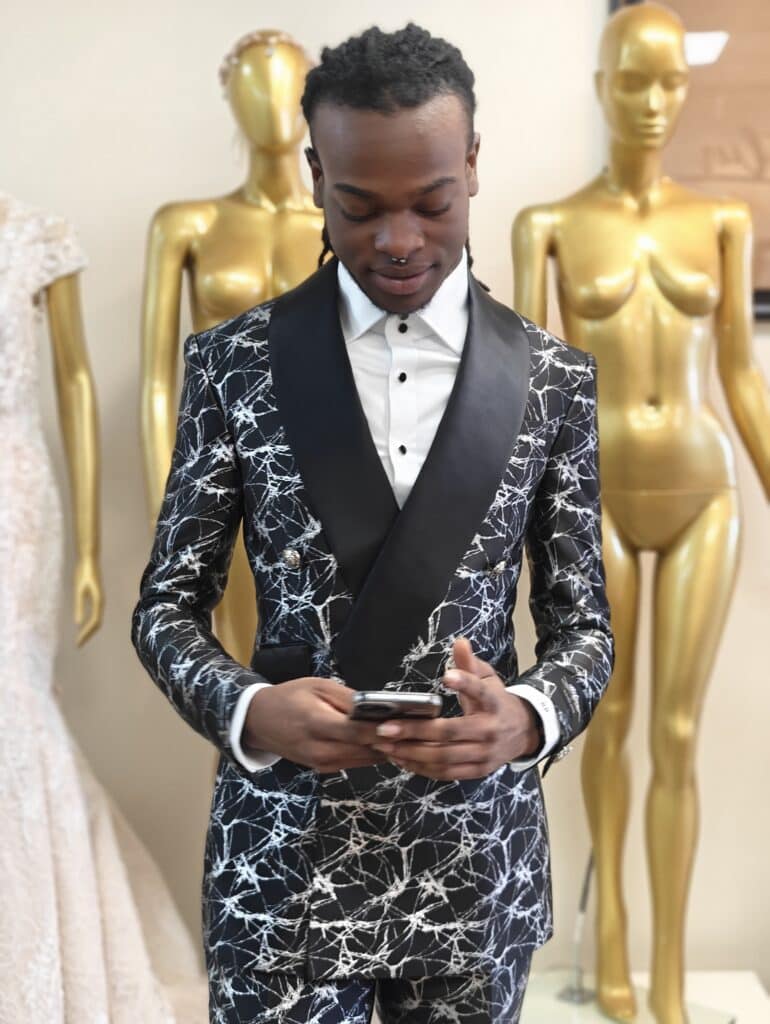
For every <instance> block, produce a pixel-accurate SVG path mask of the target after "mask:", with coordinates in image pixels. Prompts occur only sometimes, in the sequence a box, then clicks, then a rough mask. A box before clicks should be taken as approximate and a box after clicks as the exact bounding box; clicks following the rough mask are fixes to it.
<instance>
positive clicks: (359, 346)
mask: <svg viewBox="0 0 770 1024" xmlns="http://www.w3.org/2000/svg"><path fill="white" fill-rule="evenodd" d="M337 276H338V281H339V295H340V306H339V311H340V323H341V326H342V334H343V337H344V339H345V345H346V346H347V351H348V357H349V359H350V365H351V367H352V369H353V378H354V380H355V384H356V388H357V389H358V394H359V397H360V399H361V405H362V406H363V410H364V414H365V416H366V419H367V422H368V424H369V430H370V432H371V435H372V440H373V441H374V445H375V447H376V449H377V454H378V455H379V456H380V459H381V460H382V465H383V468H384V470H385V473H386V474H387V477H388V480H389V481H390V484H391V487H392V488H393V493H394V495H395V498H396V501H397V503H398V505H399V507H402V506H403V504H404V502H405V501H406V499H407V497H408V495H409V492H410V491H411V489H412V486H413V484H414V482H415V480H416V479H417V475H418V474H419V472H420V470H421V469H422V465H423V463H424V461H425V457H426V456H427V454H428V450H429V449H430V446H431V444H432V443H433V438H434V436H435V434H436V430H437V429H438V425H439V423H440V421H441V417H442V416H443V414H444V410H445V409H446V405H447V402H448V400H449V395H450V392H451V391H452V387H453V385H454V380H455V376H456V374H457V369H458V367H459V365H460V358H461V356H462V353H463V348H464V346H465V337H466V334H467V332H468V262H467V257H466V254H465V252H464V251H463V255H462V259H461V260H460V262H459V263H458V264H457V266H456V267H455V269H454V270H453V271H452V272H451V273H450V274H448V275H447V277H446V278H445V279H444V281H443V282H442V284H441V287H440V288H439V289H438V291H437V292H436V294H435V295H434V296H433V298H432V299H431V300H430V302H429V303H428V304H427V305H426V306H424V307H423V308H422V309H420V310H418V311H417V312H416V313H410V314H408V315H401V314H398V313H386V312H385V311H384V310H382V309H380V308H379V307H377V306H375V305H374V303H373V302H372V301H371V299H370V298H369V297H368V296H367V295H365V294H364V292H363V291H362V290H361V289H360V288H359V286H358V285H357V284H356V282H355V281H354V280H353V278H352V276H351V275H350V273H349V272H348V270H347V269H346V268H345V267H344V266H343V265H342V263H340V264H339V265H338V270H337ZM269 685H271V684H269V683H253V684H252V685H251V686H248V687H247V688H246V689H245V690H244V692H243V694H242V695H241V697H240V699H239V701H238V704H237V705H236V710H235V714H234V715H233V720H232V723H231V727H230V743H231V746H232V748H233V753H234V755H235V757H236V758H237V759H238V761H239V762H240V763H241V764H242V765H243V767H244V768H246V769H247V770H248V771H251V772H254V771H257V770H259V769H260V768H266V767H268V766H269V765H271V764H273V763H274V762H275V761H277V760H278V759H279V758H278V756H277V755H274V754H269V753H266V752H262V751H255V750H249V752H248V754H246V753H245V752H244V750H243V749H242V747H241V733H242V732H243V725H244V722H245V721H246V712H247V710H248V706H249V704H250V703H251V698H252V697H253V695H254V694H255V693H256V692H257V690H259V689H261V687H263V686H269ZM507 689H508V691H509V692H510V693H515V694H516V695H517V696H519V697H521V698H523V699H524V700H526V701H528V702H529V703H530V704H531V705H532V706H533V707H534V709H535V711H536V713H537V714H538V716H539V718H540V720H541V722H542V726H543V734H544V737H545V744H544V746H543V748H542V749H541V750H540V751H539V752H538V754H537V756H536V757H533V758H530V759H528V760H520V761H512V762H511V765H512V767H514V768H517V769H521V770H523V769H525V768H529V767H531V766H532V765H533V764H536V763H537V762H538V761H539V760H541V759H542V758H543V757H545V756H547V755H548V754H549V753H550V752H551V750H552V749H553V748H554V747H555V746H556V743H557V742H558V739H559V735H560V732H559V722H558V719H557V717H556V710H555V708H554V706H553V702H552V701H551V700H550V699H549V698H548V697H546V696H545V695H544V694H543V693H541V692H540V690H538V689H536V688H535V687H534V686H528V685H527V684H523V683H517V684H514V685H512V686H509V687H508V688H507Z"/></svg>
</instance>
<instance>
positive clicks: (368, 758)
mask: <svg viewBox="0 0 770 1024" xmlns="http://www.w3.org/2000/svg"><path fill="white" fill-rule="evenodd" d="M355 692H356V691H355V690H351V689H350V687H348V686H344V685H343V684H342V683H338V682H335V681H334V680H332V679H321V678H320V677H316V676H307V677H305V678H302V679H292V680H290V681H289V682H286V683H277V684H275V685H274V686H265V687H263V688H262V689H261V690H257V692H256V693H255V694H254V696H253V697H252V699H251V703H250V704H249V709H248V711H247V713H246V721H245V723H244V727H243V738H242V743H243V747H244V750H245V751H246V753H248V750H249V748H251V749H253V750H262V751H267V752H269V753H271V754H278V755H279V756H280V757H286V758H288V759H289V760H290V761H294V762H296V763H297V764H303V765H307V766H308V767H309V768H313V769H314V770H315V771H317V772H338V771H342V770H343V769H344V768H362V767H365V766H366V765H372V764H382V763H383V762H386V761H387V760H388V759H387V757H385V756H384V755H383V754H381V753H380V752H379V751H377V750H374V749H373V746H372V744H374V743H375V742H377V734H376V728H377V724H378V723H376V722H357V721H353V720H352V719H350V718H349V717H348V716H349V713H350V711H351V709H352V707H353V694H354V693H355Z"/></svg>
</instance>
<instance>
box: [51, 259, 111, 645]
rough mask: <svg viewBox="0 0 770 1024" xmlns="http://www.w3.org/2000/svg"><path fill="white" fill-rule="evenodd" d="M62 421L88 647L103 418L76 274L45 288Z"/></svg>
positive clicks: (80, 622)
mask: <svg viewBox="0 0 770 1024" xmlns="http://www.w3.org/2000/svg"><path fill="white" fill-rule="evenodd" d="M46 305H47V309H48V322H49V327H50V333H51V344H52V347H53V357H54V372H55V376H56V397H57V401H58V408H59V422H60V425H61V431H62V435H63V438H64V449H65V454H66V460H67V471H68V474H69V483H70V494H71V496H72V508H73V518H74V524H75V550H76V552H77V565H76V569H75V594H74V597H75V616H74V618H75V624H76V625H77V626H78V627H79V628H78V637H77V643H78V646H80V645H81V644H83V643H84V642H85V641H86V640H87V639H88V638H89V637H90V636H91V635H92V634H93V633H94V632H95V631H96V630H97V629H98V628H99V625H100V623H101V620H102V611H103V606H104V597H103V591H102V583H101V577H100V571H99V546H100V538H99V498H98V494H99V416H98V411H97V407H96V395H95V393H94V382H93V378H92V376H91V369H90V366H89V364H88V352H87V349H86V341H85V332H84V330H83V318H82V315H81V309H80V293H79V290H78V279H77V274H69V275H68V276H66V277H60V278H58V279H57V280H56V281H54V282H53V283H52V284H50V285H49V286H48V288H46Z"/></svg>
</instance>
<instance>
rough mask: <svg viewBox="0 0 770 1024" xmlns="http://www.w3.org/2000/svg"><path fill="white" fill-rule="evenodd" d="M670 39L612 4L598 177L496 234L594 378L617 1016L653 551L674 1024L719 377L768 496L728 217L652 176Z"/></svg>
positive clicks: (671, 91)
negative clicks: (643, 626) (551, 265)
mask: <svg viewBox="0 0 770 1024" xmlns="http://www.w3.org/2000/svg"><path fill="white" fill-rule="evenodd" d="M683 44H684V29H683V27H682V25H681V23H680V22H679V20H678V19H677V18H676V16H675V15H673V14H672V13H671V12H670V11H668V10H667V9H666V8H664V7H662V6H660V5H658V4H654V3H643V4H640V5H638V6H633V7H627V8H624V9H622V10H621V11H620V12H618V13H617V14H616V15H615V16H614V17H613V18H612V19H610V21H609V23H608V26H607V28H606V29H605V32H604V34H603V37H602V46H601V54H600V70H599V72H598V73H597V90H598V93H599V97H600V100H601V103H602V106H603V109H604V113H605V117H606V119H607V122H608V126H609V129H610V134H611V142H610V158H609V163H608V167H607V170H606V171H605V172H604V173H603V174H602V175H600V176H599V177H598V178H597V179H596V180H594V181H593V182H591V183H590V184H589V185H588V186H586V187H585V188H584V189H582V190H581V191H579V192H578V193H576V194H575V195H572V196H570V197H568V198H567V199H565V200H562V201H561V202H557V203H553V204H549V205H546V206H538V207H532V208H530V209H528V210H525V211H523V212H522V213H521V214H520V215H519V216H518V217H517V219H516V223H515V225H514V232H513V249H514V264H515V293H516V295H515V306H516V308H517V309H518V310H519V311H520V312H522V313H524V314H525V315H527V316H529V317H530V318H531V319H533V320H535V321H536V322H538V323H545V322H546V314H547V311H546V266H547V261H548V259H549V258H552V259H553V260H554V261H555V265H556V270H557V281H558V293H559V304H560V309H561V314H562V318H563V322H564V329H565V335H566V337H567V339H568V340H569V341H570V342H571V343H572V344H574V345H577V346H578V347H580V348H582V349H584V350H586V351H590V352H592V353H593V354H594V355H595V356H596V358H597V362H598V366H599V432H600V451H601V456H600V457H601V480H602V512H603V520H602V522H603V534H604V557H605V565H606V569H607V589H608V595H609V600H610V605H611V608H612V619H613V629H614V633H615V638H616V661H615V670H614V673H613V678H612V681H611V684H610V687H609V689H608V692H607V695H606V696H605V698H604V699H603V700H602V702H601V703H600V705H599V708H598V710H597V713H596V715H595V717H594V720H593V722H592V724H591V727H590V729H589V731H588V737H587V741H586V745H585V752H584V758H583V790H584V795H585V800H586V806H587V811H588V818H589V824H590V827H591V834H592V840H593V847H594V854H595V857H596V864H597V879H598V906H597V911H598V912H597V995H598V1000H599V1004H600V1006H601V1008H602V1009H603V1010H604V1012H605V1013H606V1014H607V1015H608V1016H610V1017H612V1018H613V1019H616V1020H630V1019H632V1018H633V1016H634V1015H635V1012H636V1007H635V1000H634V995H633V989H632V986H631V979H630V971H629V963H628V955H627V936H626V912H625V905H624V900H623V895H622V884H621V874H622V872H621V858H622V849H623V841H624V836H625V829H626V825H627V821H628V811H629V770H628V764H627V760H626V758H625V755H624V752H623V748H624V742H625V739H626V736H627V733H628V728H629V724H630V718H631V710H632V699H633V683H634V679H633V671H634V655H635V646H636V626H637V612H638V594H639V554H640V552H641V551H642V550H649V551H653V552H655V554H656V556H657V560H656V567H655V581H654V637H653V672H652V676H653V678H652V692H651V717H650V739H651V751H652V760H653V771H652V781H651V785H650V790H649V795H648V801H647V853H648V862H649V869H650V878H651V888H652V903H653V932H654V935H653V963H652V977H651V992H650V1005H651V1007H652V1010H653V1013H654V1014H655V1018H656V1020H657V1021H658V1022H659V1024H682V1022H684V1021H685V1020H686V1010H685V1007H684V1002H683V980H684V920H685V909H686V901H687V892H688V888H689V880H690V872H691V867H692V860H693V856H694V852H695V845H696V837H697V797H696V790H695V742H696V737H697V727H698V721H699V717H700V713H701V710H702V706H703V699H704V695H705V690H706V686H707V682H708V677H709V673H710V671H711V667H712V664H713V660H714V656H715V653H716V647H717V642H718V638H719V633H720V631H721V628H722V624H723V622H724V618H725V615H726V612H727V608H728V604H729V599H730V595H731V592H732V587H733V582H734V578H735V570H736V565H737V556H738V541H739V528H740V521H739V507H738V499H737V494H736V490H735V482H736V480H735V467H734V460H733V453H732V450H731V446H730V443H729V440H728V438H727V434H726V432H725V430H724V427H723V426H722V424H721V423H720V422H719V419H718V418H717V416H716V415H715V413H714V411H713V410H712V408H711V406H710V404H709V402H708V397H707V381H708V373H709V367H710V363H711V358H712V355H713V353H714V350H716V356H717V364H718V367H719V372H720V377H721V380H722V383H723V386H724V389H725V393H726V396H727V399H728V404H729V406H730V411H731V413H732V415H733V418H734V420H735V423H736V426H737V427H738V429H739V431H740V433H741V436H742V438H743V441H744V443H745V444H746V447H747V450H748V452H749V455H750V456H751V458H752V461H753V462H754V465H755V467H756V469H757V472H758V473H759V475H760V477H761V479H762V482H763V484H764V486H765V489H766V491H767V493H768V495H770V441H769V440H768V439H769V438H770V402H769V401H768V395H767V390H766V388H765V386H764V383H763V381H762V379H761V377H760V375H759V373H758V371H757V369H756V367H755V366H754V364H753V361H752V356H751V326H752V317H751V297H750V293H749V279H748V264H749V255H750V248H751V222H750V216H749V213H748V210H747V208H746V206H745V205H744V204H742V203H739V202H734V201H731V200H722V201H720V200H714V199H709V198H706V197H704V196H699V195H697V194H695V193H692V192H690V191H688V190H686V189H685V188H683V187H681V186H679V185H677V184H676V183H675V182H672V181H671V180H670V179H668V178H665V177H664V176H663V175H662V173H661V151H662V149H663V146H664V145H665V142H666V141H667V139H668V138H669V137H670V135H671V133H672V131H673V128H674V125H675V122H676V118H677V115H678V113H679V110H680V109H681V106H682V104H683V102H684V99H685V96H686V89H687V65H686V62H685V59H684V45H683Z"/></svg>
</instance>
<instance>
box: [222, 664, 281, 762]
mask: <svg viewBox="0 0 770 1024" xmlns="http://www.w3.org/2000/svg"><path fill="white" fill-rule="evenodd" d="M272 685H273V684H272V683H252V684H251V686H247V687H246V689H245V690H244V691H243V693H242V694H241V695H240V697H239V698H238V703H237V704H236V705H235V713H234V714H233V718H232V721H231V722H230V746H231V747H232V751H233V756H234V757H235V760H236V761H237V762H238V764H240V765H241V766H242V767H243V768H245V769H246V771H247V772H258V771H259V770H260V769H261V768H269V767H270V765H271V764H275V762H276V761H280V759H281V758H280V755H279V754H270V753H268V751H266V750H249V753H248V754H245V753H244V751H243V747H242V746H241V734H242V732H243V726H244V724H245V722H246V714H247V712H248V710H249V704H251V698H252V697H253V696H254V694H255V693H256V692H257V690H261V689H262V687H263V686H272Z"/></svg>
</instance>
